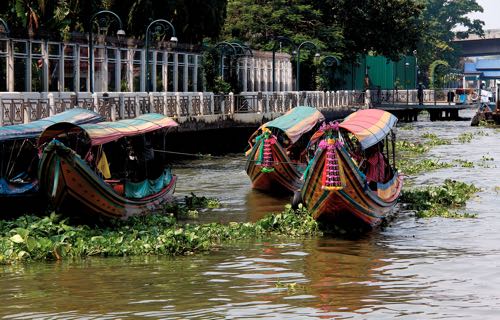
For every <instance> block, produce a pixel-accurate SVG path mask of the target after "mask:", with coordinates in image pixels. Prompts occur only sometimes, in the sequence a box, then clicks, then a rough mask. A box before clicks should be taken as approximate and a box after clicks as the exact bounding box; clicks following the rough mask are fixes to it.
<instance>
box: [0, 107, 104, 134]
mask: <svg viewBox="0 0 500 320" xmlns="http://www.w3.org/2000/svg"><path fill="white" fill-rule="evenodd" d="M102 120H103V117H102V116H101V115H100V114H98V113H95V112H93V111H90V110H87V109H81V108H75V109H70V110H67V111H64V112H61V113H58V114H56V115H53V116H50V117H47V118H43V119H40V120H36V121H32V122H30V123H25V124H16V125H12V126H5V127H0V141H6V140H14V139H31V138H36V137H38V135H40V133H42V132H43V131H44V130H45V129H46V128H48V127H49V126H51V125H53V124H55V123H59V122H67V123H72V124H83V123H92V122H98V121H102Z"/></svg>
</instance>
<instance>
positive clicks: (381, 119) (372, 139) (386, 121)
mask: <svg viewBox="0 0 500 320" xmlns="http://www.w3.org/2000/svg"><path fill="white" fill-rule="evenodd" d="M397 122H398V118H396V117H395V116H394V115H392V114H391V113H389V112H387V111H383V110H379V109H367V110H359V111H356V112H354V113H352V114H351V115H349V116H348V117H346V118H345V119H344V121H343V122H342V123H341V124H340V127H341V128H344V129H346V130H348V131H350V132H351V133H352V134H354V135H355V136H356V138H358V140H359V143H360V144H361V148H362V149H363V150H364V149H367V148H369V147H371V146H373V145H375V144H377V142H379V141H381V140H382V139H384V138H385V136H386V135H387V134H388V133H389V132H390V131H391V129H392V128H393V127H394V126H395V125H396V123H397Z"/></svg>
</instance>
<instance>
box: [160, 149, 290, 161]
mask: <svg viewBox="0 0 500 320" xmlns="http://www.w3.org/2000/svg"><path fill="white" fill-rule="evenodd" d="M153 151H154V152H160V153H169V154H176V155H180V156H189V157H197V158H211V159H227V156H212V155H208V154H200V153H188V152H178V151H170V150H158V149H153ZM241 161H242V162H246V161H252V162H257V161H258V160H253V159H251V160H248V159H241ZM273 163H274V164H295V165H296V164H297V163H296V162H289V161H283V162H281V161H273Z"/></svg>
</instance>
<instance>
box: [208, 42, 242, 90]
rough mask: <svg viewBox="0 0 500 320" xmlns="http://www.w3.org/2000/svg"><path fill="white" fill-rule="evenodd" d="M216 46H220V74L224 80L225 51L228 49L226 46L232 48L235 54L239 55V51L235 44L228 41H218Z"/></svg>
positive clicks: (216, 47)
mask: <svg viewBox="0 0 500 320" xmlns="http://www.w3.org/2000/svg"><path fill="white" fill-rule="evenodd" d="M214 48H215V49H218V48H220V76H221V78H222V80H224V52H225V51H226V50H225V48H230V49H231V50H232V51H233V54H234V55H237V54H238V52H237V51H236V48H235V46H234V45H232V44H231V43H229V42H226V41H222V42H219V43H217V44H216V45H215V47H214Z"/></svg>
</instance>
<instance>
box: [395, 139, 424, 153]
mask: <svg viewBox="0 0 500 320" xmlns="http://www.w3.org/2000/svg"><path fill="white" fill-rule="evenodd" d="M429 149H430V146H428V145H424V144H421V143H419V142H410V141H406V140H399V141H396V150H398V151H400V152H401V151H402V152H409V153H414V154H422V153H424V152H427V151H429Z"/></svg>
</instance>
